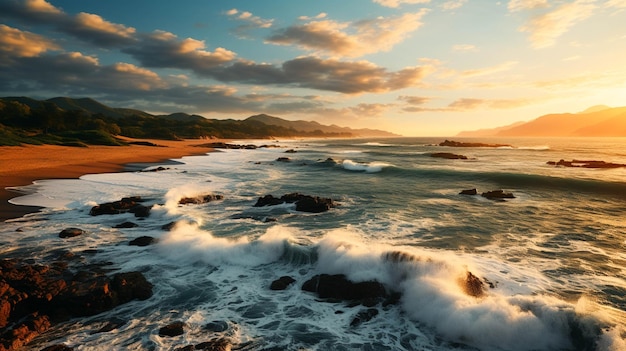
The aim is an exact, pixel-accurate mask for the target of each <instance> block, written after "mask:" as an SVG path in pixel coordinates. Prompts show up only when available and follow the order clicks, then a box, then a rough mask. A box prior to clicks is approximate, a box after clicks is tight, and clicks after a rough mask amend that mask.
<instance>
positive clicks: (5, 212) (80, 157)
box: [0, 138, 219, 222]
mask: <svg viewBox="0 0 626 351" xmlns="http://www.w3.org/2000/svg"><path fill="white" fill-rule="evenodd" d="M125 140H127V141H138V140H133V139H128V138H125ZM141 141H147V142H150V143H153V144H156V145H158V146H145V145H129V146H100V145H92V146H89V147H70V146H57V145H23V146H0V222H1V221H5V220H7V219H10V218H18V217H21V216H23V215H24V214H27V213H30V212H33V211H36V210H37V208H36V207H35V208H33V207H28V206H16V205H12V204H10V203H9V202H8V201H9V200H10V199H11V198H13V197H16V196H19V195H20V194H19V193H17V192H15V191H11V190H7V189H6V187H14V186H22V185H29V184H31V183H32V182H33V181H35V180H39V179H63V178H78V177H80V176H82V175H85V174H93V173H107V172H119V171H122V170H124V166H125V165H126V164H129V163H156V162H163V161H166V160H169V159H173V158H180V157H183V156H190V155H202V154H205V153H207V152H209V151H212V149H211V148H210V147H207V146H202V144H206V140H200V139H190V140H182V141H171V140H145V139H142V140H141ZM212 141H219V140H212Z"/></svg>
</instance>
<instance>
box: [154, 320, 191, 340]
mask: <svg viewBox="0 0 626 351" xmlns="http://www.w3.org/2000/svg"><path fill="white" fill-rule="evenodd" d="M184 328H185V323H183V322H180V321H177V322H173V323H170V324H168V325H166V326H164V327H161V329H159V336H168V337H173V336H178V335H182V334H183V333H184V332H185V331H184Z"/></svg>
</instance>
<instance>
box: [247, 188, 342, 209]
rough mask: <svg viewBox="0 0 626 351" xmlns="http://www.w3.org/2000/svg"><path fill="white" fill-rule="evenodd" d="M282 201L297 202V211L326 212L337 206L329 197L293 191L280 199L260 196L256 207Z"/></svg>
mask: <svg viewBox="0 0 626 351" xmlns="http://www.w3.org/2000/svg"><path fill="white" fill-rule="evenodd" d="M282 203H295V204H296V211H302V212H311V213H320V212H325V211H328V210H329V209H331V208H333V207H335V206H336V204H335V202H334V201H333V200H332V199H329V198H321V197H318V196H309V195H302V194H299V193H291V194H286V195H283V196H281V197H280V199H277V198H275V197H274V196H272V195H266V196H263V197H260V198H259V199H258V200H257V202H256V204H254V207H263V206H274V205H279V204H282Z"/></svg>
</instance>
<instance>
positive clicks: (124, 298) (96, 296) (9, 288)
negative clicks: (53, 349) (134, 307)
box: [0, 259, 152, 350]
mask: <svg viewBox="0 0 626 351" xmlns="http://www.w3.org/2000/svg"><path fill="white" fill-rule="evenodd" d="M150 296H152V284H150V283H149V282H148V281H146V279H145V277H144V276H143V275H142V274H141V273H139V272H127V273H118V274H115V275H114V276H113V277H108V276H106V275H105V274H104V273H102V270H98V269H95V268H94V269H92V270H88V271H79V272H75V273H74V272H73V271H71V270H70V269H68V264H67V262H64V261H57V262H54V263H53V264H51V265H36V264H28V263H25V262H23V261H21V260H18V259H5V260H1V261H0V328H1V329H0V330H2V332H1V335H0V350H16V349H18V348H20V347H21V346H23V345H25V344H27V343H28V342H30V341H31V340H32V339H33V338H34V337H36V336H37V335H39V334H41V333H43V332H45V331H46V330H47V329H49V328H50V327H51V326H52V325H53V324H54V323H56V322H60V321H64V320H67V319H68V318H72V317H79V316H91V315H95V314H98V313H101V312H103V311H107V310H110V309H112V308H114V307H116V306H118V305H120V304H123V303H126V302H129V301H131V300H134V299H139V300H145V299H147V298H149V297H150Z"/></svg>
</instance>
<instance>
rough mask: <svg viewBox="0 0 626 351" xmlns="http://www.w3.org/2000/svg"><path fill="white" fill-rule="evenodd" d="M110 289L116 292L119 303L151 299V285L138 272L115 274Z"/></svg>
mask: <svg viewBox="0 0 626 351" xmlns="http://www.w3.org/2000/svg"><path fill="white" fill-rule="evenodd" d="M111 288H112V289H113V290H114V291H116V292H117V296H118V299H119V303H126V302H129V301H132V300H134V299H137V300H147V299H149V298H150V297H152V284H151V283H149V282H148V281H147V280H146V278H145V277H144V276H143V274H141V273H140V272H127V273H117V274H115V275H114V276H113V281H112V282H111Z"/></svg>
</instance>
